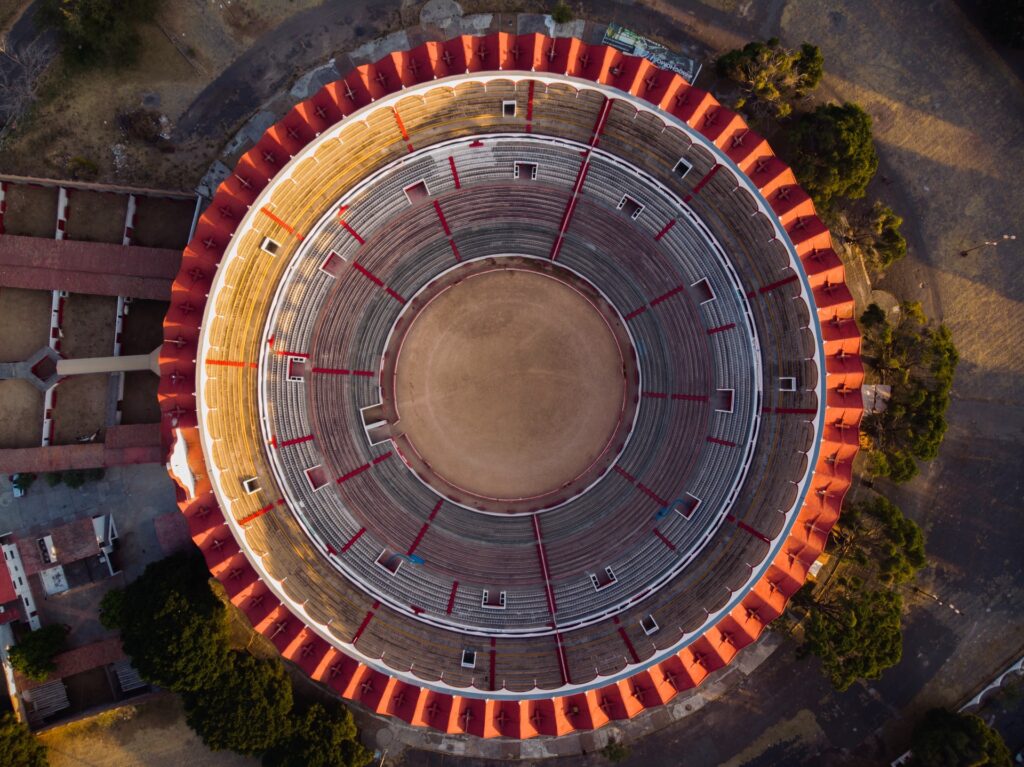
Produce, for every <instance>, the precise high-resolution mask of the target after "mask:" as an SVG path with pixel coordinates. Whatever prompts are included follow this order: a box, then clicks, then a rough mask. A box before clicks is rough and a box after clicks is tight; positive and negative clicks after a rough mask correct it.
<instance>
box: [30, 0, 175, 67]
mask: <svg viewBox="0 0 1024 767" xmlns="http://www.w3.org/2000/svg"><path fill="white" fill-rule="evenodd" d="M158 7H159V0H43V1H42V3H41V4H40V12H39V19H40V21H41V22H42V23H43V24H46V25H48V26H52V27H54V28H56V29H57V31H58V32H59V34H60V37H61V42H62V45H63V50H64V56H65V59H66V60H67V61H68V62H70V63H71V64H73V65H76V66H79V67H82V68H88V67H96V66H125V65H130V64H132V63H134V62H135V60H136V59H137V58H138V54H139V42H140V41H139V35H138V33H137V32H136V31H135V28H136V26H137V25H138V24H139V23H140V22H144V21H150V20H151V19H152V18H153V16H154V15H155V14H156V11H157V8H158Z"/></svg>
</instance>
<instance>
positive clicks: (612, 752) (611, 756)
mask: <svg viewBox="0 0 1024 767" xmlns="http://www.w3.org/2000/svg"><path fill="white" fill-rule="evenodd" d="M601 755H602V756H603V757H604V758H605V759H607V760H608V761H609V762H621V761H622V760H623V759H625V758H626V757H627V756H629V746H627V745H626V744H624V743H620V742H619V741H618V740H617V739H615V738H609V739H608V742H607V743H606V744H605V747H604V748H602V749H601Z"/></svg>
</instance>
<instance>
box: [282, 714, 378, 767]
mask: <svg viewBox="0 0 1024 767" xmlns="http://www.w3.org/2000/svg"><path fill="white" fill-rule="evenodd" d="M372 760H373V755H372V754H371V753H370V752H369V751H367V750H366V749H365V748H363V746H362V744H361V743H360V742H359V740H358V732H357V730H356V725H355V722H354V721H352V714H351V712H350V711H349V710H348V709H346V708H345V707H344V706H341V705H338V704H334V705H331V706H328V707H326V708H325V707H324V706H321V705H320V704H315V705H313V706H310V708H308V709H307V710H306V712H305V713H303V714H301V715H300V714H297V713H293V714H292V716H291V726H290V727H289V734H288V736H287V737H285V738H283V739H282V740H280V741H279V742H278V743H277V745H275V746H274V747H273V748H271V749H270V750H269V751H267V752H266V753H265V754H264V755H263V767H363V765H367V764H369V763H370V762H371V761H372Z"/></svg>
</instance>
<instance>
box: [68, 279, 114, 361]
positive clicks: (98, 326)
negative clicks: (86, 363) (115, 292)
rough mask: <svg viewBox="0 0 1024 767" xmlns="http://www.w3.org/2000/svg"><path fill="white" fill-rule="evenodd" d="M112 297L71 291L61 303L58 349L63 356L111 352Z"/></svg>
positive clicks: (101, 355) (99, 354)
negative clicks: (62, 317) (61, 318)
mask: <svg viewBox="0 0 1024 767" xmlns="http://www.w3.org/2000/svg"><path fill="white" fill-rule="evenodd" d="M116 313H117V299H116V298H115V297H114V296H88V295H85V294H83V293H72V294H71V295H70V296H68V299H67V301H66V302H65V304H64V319H63V322H62V323H61V332H62V333H63V335H62V336H61V344H60V352H61V354H63V355H64V356H65V357H69V358H71V357H78V358H81V357H109V356H110V355H112V354H113V353H114V320H115V316H114V315H115V314H116Z"/></svg>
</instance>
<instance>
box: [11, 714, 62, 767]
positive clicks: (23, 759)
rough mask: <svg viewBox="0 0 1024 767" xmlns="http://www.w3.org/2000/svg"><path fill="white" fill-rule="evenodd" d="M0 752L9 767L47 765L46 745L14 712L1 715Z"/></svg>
mask: <svg viewBox="0 0 1024 767" xmlns="http://www.w3.org/2000/svg"><path fill="white" fill-rule="evenodd" d="M0 754H3V763H4V764H5V765H7V767H47V766H48V765H49V764H50V762H49V760H48V759H47V758H46V746H44V745H43V744H42V743H40V742H39V741H38V740H36V737H35V736H34V735H33V734H32V733H31V732H30V731H29V729H28V727H26V726H25V725H24V724H22V723H21V722H19V721H18V720H17V719H16V718H15V717H14V714H12V713H9V712H8V713H6V714H4V715H3V716H2V717H0Z"/></svg>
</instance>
